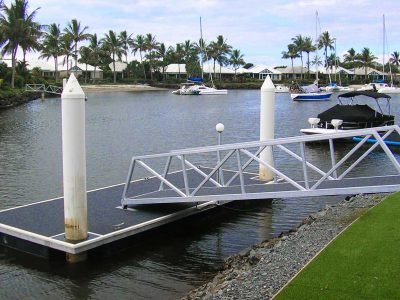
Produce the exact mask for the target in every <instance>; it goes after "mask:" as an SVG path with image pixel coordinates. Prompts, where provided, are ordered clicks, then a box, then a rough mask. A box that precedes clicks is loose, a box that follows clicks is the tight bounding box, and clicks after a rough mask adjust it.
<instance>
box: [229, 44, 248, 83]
mask: <svg viewBox="0 0 400 300" xmlns="http://www.w3.org/2000/svg"><path fill="white" fill-rule="evenodd" d="M243 56H244V55H243V54H242V53H240V50H238V49H234V50H232V53H231V57H230V59H229V63H230V64H231V65H232V66H233V69H234V70H235V79H236V71H237V69H239V68H240V66H243V65H244V64H245V62H244V60H243Z"/></svg>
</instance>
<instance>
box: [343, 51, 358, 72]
mask: <svg viewBox="0 0 400 300" xmlns="http://www.w3.org/2000/svg"><path fill="white" fill-rule="evenodd" d="M356 58H357V55H356V50H354V49H353V48H350V49H349V50H347V53H345V54H344V62H346V63H348V64H351V65H352V66H353V76H354V75H355V72H356Z"/></svg>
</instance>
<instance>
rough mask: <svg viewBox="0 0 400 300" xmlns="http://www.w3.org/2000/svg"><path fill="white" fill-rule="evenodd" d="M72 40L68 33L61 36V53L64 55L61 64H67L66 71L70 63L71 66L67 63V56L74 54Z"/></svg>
mask: <svg viewBox="0 0 400 300" xmlns="http://www.w3.org/2000/svg"><path fill="white" fill-rule="evenodd" d="M72 42H73V41H72V39H71V37H70V36H69V35H66V34H64V35H63V36H62V38H61V49H62V55H65V57H64V60H63V65H65V64H67V71H69V70H70V68H71V67H72V64H71V66H70V65H69V57H70V56H74V51H73V49H74V45H73V44H72Z"/></svg>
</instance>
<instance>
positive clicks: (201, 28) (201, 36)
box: [200, 16, 205, 79]
mask: <svg viewBox="0 0 400 300" xmlns="http://www.w3.org/2000/svg"><path fill="white" fill-rule="evenodd" d="M204 46H205V45H204V41H203V27H202V26H201V16H200V49H201V51H200V61H201V78H202V79H203V78H204V74H203V57H204V53H203V51H205V49H204Z"/></svg>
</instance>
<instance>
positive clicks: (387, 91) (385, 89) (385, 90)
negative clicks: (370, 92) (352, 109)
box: [378, 86, 400, 94]
mask: <svg viewBox="0 0 400 300" xmlns="http://www.w3.org/2000/svg"><path fill="white" fill-rule="evenodd" d="M378 93H384V94H400V88H398V87H395V86H387V87H383V88H380V89H378Z"/></svg>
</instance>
